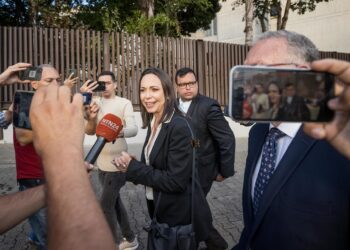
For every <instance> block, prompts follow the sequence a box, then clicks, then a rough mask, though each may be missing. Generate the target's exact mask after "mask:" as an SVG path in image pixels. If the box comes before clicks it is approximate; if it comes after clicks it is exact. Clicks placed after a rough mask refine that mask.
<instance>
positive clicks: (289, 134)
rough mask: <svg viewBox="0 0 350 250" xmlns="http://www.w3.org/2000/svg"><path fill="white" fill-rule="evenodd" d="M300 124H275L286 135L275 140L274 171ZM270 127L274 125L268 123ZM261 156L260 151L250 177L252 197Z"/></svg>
mask: <svg viewBox="0 0 350 250" xmlns="http://www.w3.org/2000/svg"><path fill="white" fill-rule="evenodd" d="M300 126H301V123H281V124H279V125H278V126H277V128H278V129H279V130H281V131H282V132H283V133H285V134H286V136H283V137H282V138H280V139H278V141H277V156H276V167H275V171H276V169H277V168H278V164H279V162H280V161H281V159H282V157H283V155H284V153H285V152H286V151H287V149H288V147H289V145H290V143H291V142H292V140H293V138H294V137H295V135H296V133H297V132H298V130H299V128H300ZM272 127H274V126H273V125H272V124H271V123H270V128H269V129H271V128H272ZM261 157H262V151H261V153H260V157H259V160H258V162H257V164H256V167H255V170H254V174H253V178H252V190H251V194H252V199H253V198H254V188H255V182H256V179H257V177H258V174H259V170H260V165H261Z"/></svg>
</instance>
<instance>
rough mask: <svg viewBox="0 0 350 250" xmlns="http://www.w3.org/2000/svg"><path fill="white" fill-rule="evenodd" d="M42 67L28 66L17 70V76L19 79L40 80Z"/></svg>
mask: <svg viewBox="0 0 350 250" xmlns="http://www.w3.org/2000/svg"><path fill="white" fill-rule="evenodd" d="M42 71H43V69H42V68H39V67H28V68H27V69H26V70H22V71H19V72H18V78H19V79H20V80H21V81H24V80H30V81H40V80H41V74H42Z"/></svg>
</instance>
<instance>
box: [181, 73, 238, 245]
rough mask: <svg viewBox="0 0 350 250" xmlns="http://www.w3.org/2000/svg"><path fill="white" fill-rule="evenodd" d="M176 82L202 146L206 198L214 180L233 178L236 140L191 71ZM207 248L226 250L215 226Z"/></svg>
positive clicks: (200, 157) (199, 152)
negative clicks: (201, 90)
mask: <svg viewBox="0 0 350 250" xmlns="http://www.w3.org/2000/svg"><path fill="white" fill-rule="evenodd" d="M175 81H176V85H177V93H178V96H179V108H180V109H181V110H182V111H183V112H184V113H186V114H187V116H189V117H191V121H192V124H193V127H194V129H195V134H196V137H197V138H198V139H199V143H200V147H199V148H198V150H197V159H198V160H197V166H198V174H199V181H200V184H201V187H202V189H203V192H204V194H205V196H206V195H207V194H208V193H209V191H210V188H211V186H212V184H213V181H214V180H216V181H223V180H224V179H225V178H228V177H230V176H233V174H234V162H235V137H234V134H233V132H232V130H231V128H230V127H229V125H228V123H227V121H226V120H225V118H224V115H223V113H222V111H221V108H220V105H219V103H218V102H217V101H216V100H214V99H211V98H209V97H207V96H204V95H201V94H199V91H198V82H197V77H196V74H195V73H194V71H193V70H192V69H190V68H182V69H179V70H178V71H177V72H176V76H175ZM206 245H207V248H208V249H216V250H219V249H226V248H227V242H226V241H225V240H224V238H222V236H221V235H220V234H219V232H218V231H217V230H216V229H215V228H214V227H212V230H211V232H210V233H209V237H208V239H207V240H206Z"/></svg>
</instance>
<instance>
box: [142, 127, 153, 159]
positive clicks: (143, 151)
mask: <svg viewBox="0 0 350 250" xmlns="http://www.w3.org/2000/svg"><path fill="white" fill-rule="evenodd" d="M150 136H151V125H148V126H147V135H146V139H145V143H144V144H143V147H142V151H141V161H142V162H143V163H145V162H146V159H145V147H146V145H147V143H148V140H149V137H150Z"/></svg>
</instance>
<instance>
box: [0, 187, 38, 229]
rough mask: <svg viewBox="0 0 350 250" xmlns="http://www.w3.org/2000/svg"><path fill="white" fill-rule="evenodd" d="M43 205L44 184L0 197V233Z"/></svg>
mask: <svg viewBox="0 0 350 250" xmlns="http://www.w3.org/2000/svg"><path fill="white" fill-rule="evenodd" d="M44 205H45V191H44V186H43V185H41V186H38V187H34V188H30V189H27V190H25V191H23V192H18V193H14V194H9V195H4V196H1V197H0V208H1V209H0V221H1V223H0V234H2V233H4V232H6V231H7V230H10V229H11V228H12V227H14V226H16V225H17V224H18V223H20V222H22V221H23V220H24V219H26V218H27V217H29V216H31V215H32V214H33V213H35V212H36V211H37V210H39V209H40V208H42V207H43V206H44Z"/></svg>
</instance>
